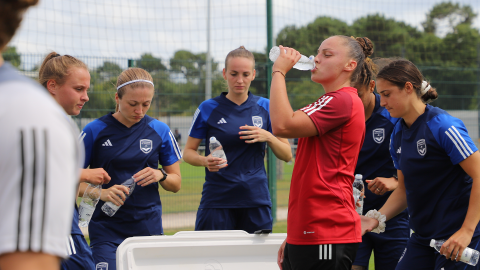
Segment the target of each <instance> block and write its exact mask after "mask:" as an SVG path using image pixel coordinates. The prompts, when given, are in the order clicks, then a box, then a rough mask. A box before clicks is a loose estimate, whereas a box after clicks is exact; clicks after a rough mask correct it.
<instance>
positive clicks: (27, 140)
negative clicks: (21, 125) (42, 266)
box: [17, 129, 48, 251]
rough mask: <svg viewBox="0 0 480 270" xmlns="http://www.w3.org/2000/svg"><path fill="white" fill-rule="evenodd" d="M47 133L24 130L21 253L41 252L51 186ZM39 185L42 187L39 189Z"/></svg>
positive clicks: (21, 148) (19, 243)
mask: <svg viewBox="0 0 480 270" xmlns="http://www.w3.org/2000/svg"><path fill="white" fill-rule="evenodd" d="M46 144H47V132H46V131H45V130H43V132H42V131H41V132H37V130H36V129H31V130H21V131H20V147H19V149H20V151H21V165H20V166H21V168H22V169H21V170H22V172H21V176H20V179H19V180H20V181H19V182H20V187H19V197H18V198H19V206H18V213H19V214H18V220H17V250H22V251H23V250H41V249H42V244H43V234H44V229H45V228H44V224H45V203H46V202H45V197H46V196H47V195H46V194H45V190H46V189H47V188H46V185H47V169H46V166H47V160H48V159H47V158H48V157H47V150H46V149H48V147H47V145H46ZM36 184H40V185H39V186H37V185H36Z"/></svg>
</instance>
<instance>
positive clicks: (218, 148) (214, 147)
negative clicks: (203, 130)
mask: <svg viewBox="0 0 480 270" xmlns="http://www.w3.org/2000/svg"><path fill="white" fill-rule="evenodd" d="M209 149H210V153H211V154H212V157H217V158H222V159H225V162H224V163H222V164H218V165H217V166H222V165H224V164H226V163H227V161H226V160H227V156H225V152H224V151H223V147H222V144H221V143H220V142H219V141H218V140H217V138H215V137H210V144H209Z"/></svg>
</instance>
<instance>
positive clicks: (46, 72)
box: [38, 52, 88, 88]
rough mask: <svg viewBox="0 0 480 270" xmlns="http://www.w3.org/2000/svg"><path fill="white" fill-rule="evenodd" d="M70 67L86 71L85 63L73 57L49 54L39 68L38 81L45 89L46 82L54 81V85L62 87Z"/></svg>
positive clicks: (54, 53)
mask: <svg viewBox="0 0 480 270" xmlns="http://www.w3.org/2000/svg"><path fill="white" fill-rule="evenodd" d="M72 67H79V68H84V69H86V70H88V68H87V65H85V63H83V62H82V61H81V60H79V59H77V58H75V57H73V56H70V55H60V54H58V53H56V52H51V53H49V54H48V55H47V57H45V59H44V60H43V63H42V65H41V66H40V70H39V71H38V81H39V82H40V84H41V85H43V87H45V88H47V82H48V81H49V80H55V82H56V83H58V84H60V85H62V84H64V83H65V80H66V79H67V76H68V73H69V69H70V68H72Z"/></svg>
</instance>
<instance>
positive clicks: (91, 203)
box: [78, 184, 102, 227]
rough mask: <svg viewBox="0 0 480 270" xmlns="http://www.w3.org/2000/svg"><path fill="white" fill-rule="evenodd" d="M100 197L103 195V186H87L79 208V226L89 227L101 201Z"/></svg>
mask: <svg viewBox="0 0 480 270" xmlns="http://www.w3.org/2000/svg"><path fill="white" fill-rule="evenodd" d="M100 195H102V185H92V184H89V185H88V186H87V188H86V189H85V192H84V193H83V198H82V201H81V202H80V207H79V208H78V212H79V216H80V217H79V218H78V226H80V227H88V223H89V222H90V219H92V215H93V212H94V211H95V206H97V203H98V201H99V200H100Z"/></svg>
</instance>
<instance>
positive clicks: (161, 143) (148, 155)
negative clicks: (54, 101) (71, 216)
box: [81, 114, 181, 245]
mask: <svg viewBox="0 0 480 270" xmlns="http://www.w3.org/2000/svg"><path fill="white" fill-rule="evenodd" d="M81 136H82V137H83V141H84V144H85V165H84V167H85V168H87V167H88V166H90V168H91V169H94V168H103V169H104V170H105V171H106V172H107V173H108V174H109V175H110V177H111V178H112V180H110V182H109V183H108V184H105V185H103V186H102V188H103V189H107V188H109V187H111V186H113V185H120V184H121V183H123V182H124V181H125V180H127V179H128V178H130V177H132V175H134V174H135V173H137V172H139V171H140V170H142V169H144V168H146V167H151V168H154V169H158V164H159V163H160V164H161V165H162V166H169V165H172V164H174V163H175V162H177V161H178V160H179V159H180V158H181V153H180V148H179V147H178V145H177V142H176V141H175V138H174V135H173V133H172V132H171V131H170V128H169V127H168V126H167V125H166V124H165V123H163V122H160V121H158V120H156V119H154V118H152V117H150V116H148V115H145V117H144V118H143V119H142V120H141V121H140V122H138V123H136V124H134V125H133V126H131V127H130V128H127V127H126V126H125V125H123V124H122V123H120V122H119V121H118V120H117V119H115V118H114V117H113V116H112V115H111V114H107V115H105V116H102V117H101V118H99V119H97V120H94V121H93V122H91V123H89V124H88V125H87V126H86V127H85V128H84V129H83V132H82V134H81ZM158 187H159V184H158V183H154V184H150V185H148V186H145V187H142V186H140V185H136V186H135V189H134V191H133V193H132V194H131V195H130V197H129V198H128V199H127V200H126V201H125V204H124V205H123V206H122V207H120V208H119V210H118V211H117V212H116V213H115V215H114V216H113V217H109V216H107V215H105V213H103V211H102V210H101V207H102V205H103V204H104V202H103V201H100V202H99V203H98V204H97V207H96V208H95V212H94V213H93V216H92V220H91V221H90V223H89V234H90V245H94V244H95V243H99V242H113V243H116V244H120V243H121V242H122V241H123V240H124V239H125V238H127V237H131V236H149V235H160V234H163V228H162V219H161V215H162V205H161V202H160V195H159V193H158Z"/></svg>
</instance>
